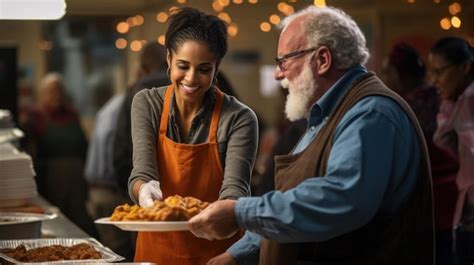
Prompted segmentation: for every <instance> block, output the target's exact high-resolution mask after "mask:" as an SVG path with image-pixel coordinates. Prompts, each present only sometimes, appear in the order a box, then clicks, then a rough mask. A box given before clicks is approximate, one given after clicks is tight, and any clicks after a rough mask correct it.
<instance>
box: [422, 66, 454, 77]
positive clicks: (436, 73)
mask: <svg viewBox="0 0 474 265" xmlns="http://www.w3.org/2000/svg"><path fill="white" fill-rule="evenodd" d="M455 65H456V64H453V63H451V64H447V65H445V66H441V67H438V68H433V69H430V70H428V73H429V74H430V75H431V76H433V77H434V76H440V75H442V74H443V73H444V72H445V71H446V70H448V69H449V68H451V67H453V66H455Z"/></svg>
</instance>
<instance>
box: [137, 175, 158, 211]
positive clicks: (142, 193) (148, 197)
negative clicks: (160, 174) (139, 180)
mask: <svg viewBox="0 0 474 265" xmlns="http://www.w3.org/2000/svg"><path fill="white" fill-rule="evenodd" d="M162 199H163V193H162V192H161V189H160V182H158V181H156V180H151V181H148V182H147V183H145V184H142V185H141V186H140V188H139V190H138V203H139V204H140V206H141V207H144V208H145V207H150V206H153V201H154V200H162Z"/></svg>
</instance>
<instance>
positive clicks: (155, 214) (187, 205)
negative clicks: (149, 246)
mask: <svg viewBox="0 0 474 265" xmlns="http://www.w3.org/2000/svg"><path fill="white" fill-rule="evenodd" d="M208 205H209V203H208V202H203V201H201V200H199V199H197V198H194V197H184V198H183V197H181V196H179V195H174V196H170V197H168V198H166V199H165V200H164V201H154V202H153V206H150V207H147V208H142V207H140V206H139V205H133V206H130V205H129V204H123V205H119V206H117V207H116V208H115V210H114V212H113V213H112V216H110V221H187V220H189V219H191V217H193V216H195V215H196V214H198V213H199V212H201V211H202V210H204V209H205V208H206V207H207V206H208Z"/></svg>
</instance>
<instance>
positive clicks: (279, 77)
mask: <svg viewBox="0 0 474 265" xmlns="http://www.w3.org/2000/svg"><path fill="white" fill-rule="evenodd" d="M273 77H274V78H275V79H276V80H282V79H283V78H284V77H285V75H284V74H283V71H282V70H281V69H280V67H278V65H277V66H276V67H275V71H274V72H273Z"/></svg>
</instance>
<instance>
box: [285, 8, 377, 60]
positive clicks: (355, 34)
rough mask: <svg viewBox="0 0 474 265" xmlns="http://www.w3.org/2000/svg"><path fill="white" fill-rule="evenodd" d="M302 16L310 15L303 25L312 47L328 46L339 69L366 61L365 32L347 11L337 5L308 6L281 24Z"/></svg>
mask: <svg viewBox="0 0 474 265" xmlns="http://www.w3.org/2000/svg"><path fill="white" fill-rule="evenodd" d="M301 16H307V17H306V18H305V19H304V20H303V22H302V26H303V29H304V32H305V36H306V39H307V41H308V43H309V44H310V45H311V46H312V47H319V46H321V45H324V46H327V47H328V48H329V50H330V51H331V53H332V56H333V60H334V65H335V67H336V68H337V69H348V68H350V67H352V66H354V65H357V64H365V63H366V62H367V59H368V58H369V51H368V49H367V47H366V41H365V37H364V34H362V32H361V30H360V28H359V27H358V26H357V24H356V23H355V21H354V20H353V19H352V18H351V17H350V16H349V15H347V14H346V13H345V12H344V11H342V10H340V9H337V8H334V7H316V6H309V7H307V8H305V9H302V10H300V11H298V12H296V13H294V14H292V15H290V16H288V17H286V18H285V19H283V21H282V22H281V23H280V25H279V28H280V29H284V28H285V27H286V26H287V25H288V24H290V23H291V22H292V21H293V20H295V19H296V18H298V17H301Z"/></svg>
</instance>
